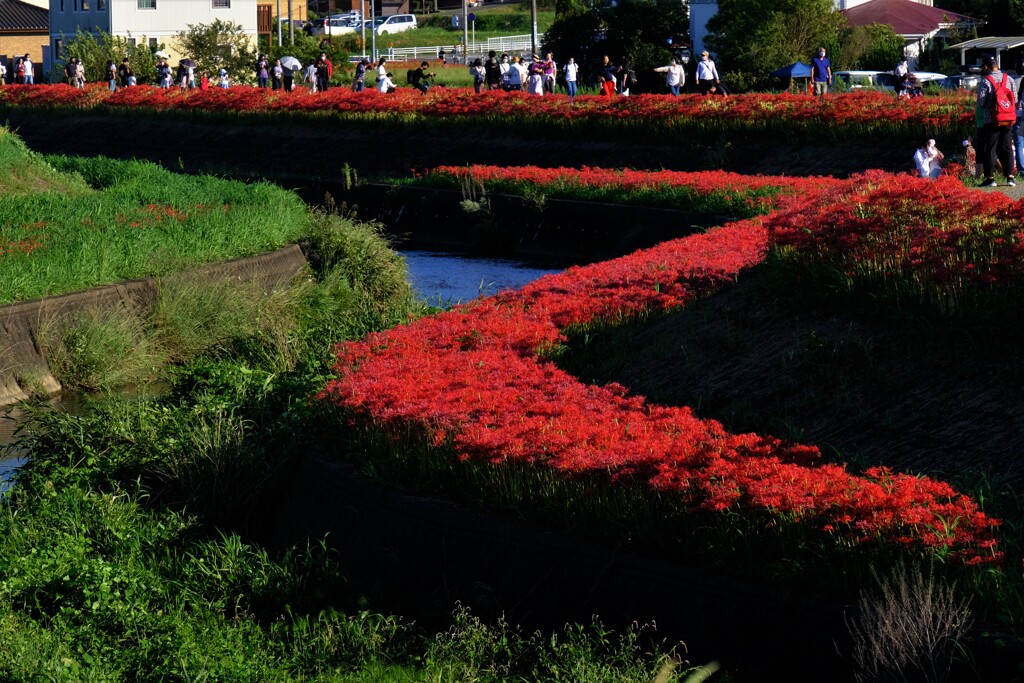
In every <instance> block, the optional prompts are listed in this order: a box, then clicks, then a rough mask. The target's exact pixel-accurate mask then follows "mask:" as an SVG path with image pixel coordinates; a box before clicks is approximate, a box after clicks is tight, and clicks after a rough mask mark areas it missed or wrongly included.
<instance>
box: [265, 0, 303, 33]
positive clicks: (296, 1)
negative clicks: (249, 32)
mask: <svg viewBox="0 0 1024 683" xmlns="http://www.w3.org/2000/svg"><path fill="white" fill-rule="evenodd" d="M308 9H309V6H308V5H307V4H306V0H257V3H256V30H257V32H258V33H259V35H261V36H266V39H267V42H268V43H269V42H270V41H271V39H272V38H273V34H274V19H279V20H280V21H281V22H282V28H281V35H282V36H285V37H287V35H288V21H287V20H288V19H291V20H292V22H293V23H294V24H295V25H296V26H298V27H300V28H301V26H302V25H303V24H304V23H305V22H306V21H307V20H308V19H309V14H308ZM293 30H299V29H297V28H296V29H293Z"/></svg>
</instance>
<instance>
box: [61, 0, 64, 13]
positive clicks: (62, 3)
mask: <svg viewBox="0 0 1024 683" xmlns="http://www.w3.org/2000/svg"><path fill="white" fill-rule="evenodd" d="M60 11H61V12H63V11H64V0H60Z"/></svg>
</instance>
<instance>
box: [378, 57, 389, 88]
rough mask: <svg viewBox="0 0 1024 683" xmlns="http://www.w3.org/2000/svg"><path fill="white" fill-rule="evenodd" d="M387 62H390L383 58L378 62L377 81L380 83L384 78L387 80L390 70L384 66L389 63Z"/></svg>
mask: <svg viewBox="0 0 1024 683" xmlns="http://www.w3.org/2000/svg"><path fill="white" fill-rule="evenodd" d="M387 61H388V60H386V59H384V58H383V57H381V58H380V59H379V60H377V81H378V82H379V81H381V80H382V79H384V78H387V75H388V69H387V67H386V66H384V64H385V62H387Z"/></svg>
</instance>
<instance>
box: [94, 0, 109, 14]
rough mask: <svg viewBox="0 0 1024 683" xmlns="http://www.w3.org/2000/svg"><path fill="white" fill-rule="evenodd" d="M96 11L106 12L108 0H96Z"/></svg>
mask: <svg viewBox="0 0 1024 683" xmlns="http://www.w3.org/2000/svg"><path fill="white" fill-rule="evenodd" d="M96 11H98V12H106V11H107V0H96Z"/></svg>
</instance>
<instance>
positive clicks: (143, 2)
mask: <svg viewBox="0 0 1024 683" xmlns="http://www.w3.org/2000/svg"><path fill="white" fill-rule="evenodd" d="M138 1H139V9H156V0H138Z"/></svg>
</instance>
